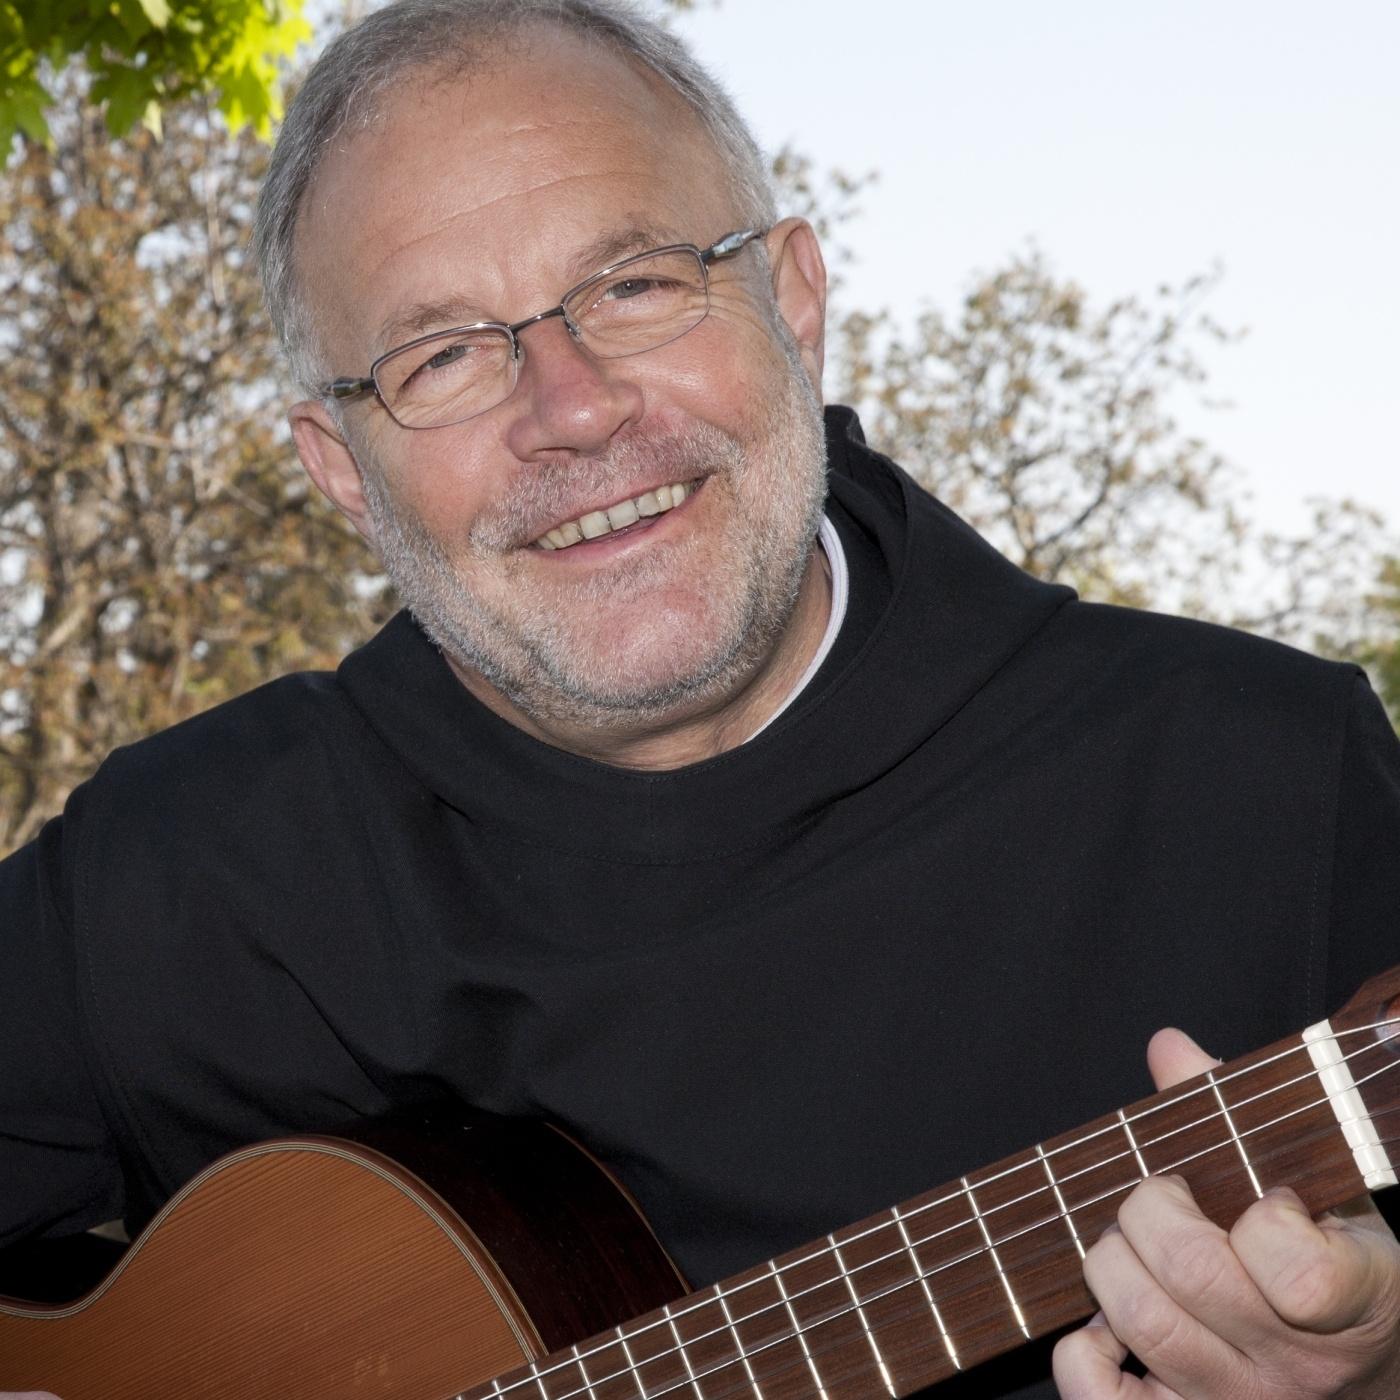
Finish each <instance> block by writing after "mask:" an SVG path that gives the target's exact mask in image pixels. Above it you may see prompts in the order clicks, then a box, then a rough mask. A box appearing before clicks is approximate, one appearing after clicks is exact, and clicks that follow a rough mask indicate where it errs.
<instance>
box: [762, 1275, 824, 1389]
mask: <svg viewBox="0 0 1400 1400" xmlns="http://www.w3.org/2000/svg"><path fill="white" fill-rule="evenodd" d="M768 1267H769V1269H770V1270H771V1271H772V1274H773V1282H774V1283H775V1284H776V1285H777V1287H778V1292H779V1293H780V1294H781V1295H782V1299H783V1306H784V1307H785V1308H786V1309H787V1314H788V1317H790V1318H791V1319H792V1330H793V1333H794V1335H795V1336H796V1337H797V1342H798V1345H799V1346H800V1347H801V1348H802V1355H803V1356H804V1357H806V1359H807V1369H808V1370H809V1371H810V1372H811V1373H812V1379H813V1380H814V1381H815V1382H816V1383H817V1393H818V1394H819V1395H820V1396H821V1397H822V1400H829V1397H828V1396H827V1393H826V1387H825V1386H824V1385H823V1384H822V1378H821V1373H820V1372H819V1371H818V1370H817V1363H816V1362H815V1361H814V1360H813V1359H812V1349H811V1348H810V1347H809V1346H808V1345H807V1338H806V1337H805V1336H803V1333H802V1324H801V1323H800V1322H799V1321H798V1320H797V1313H796V1312H795V1311H794V1310H793V1306H792V1298H791V1296H790V1295H789V1294H788V1291H787V1285H786V1284H784V1283H783V1276H782V1273H781V1271H780V1270H779V1269H778V1266H777V1264H776V1263H773V1262H770V1263H769V1265H768Z"/></svg>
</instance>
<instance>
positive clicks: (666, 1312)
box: [661, 1305, 705, 1400]
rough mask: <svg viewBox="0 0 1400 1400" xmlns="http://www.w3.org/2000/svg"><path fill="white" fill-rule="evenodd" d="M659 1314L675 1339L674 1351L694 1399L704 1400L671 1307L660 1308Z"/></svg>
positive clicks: (703, 1394) (703, 1393)
mask: <svg viewBox="0 0 1400 1400" xmlns="http://www.w3.org/2000/svg"><path fill="white" fill-rule="evenodd" d="M661 1315H662V1316H663V1317H664V1318H665V1319H666V1325H667V1326H668V1327H669V1328H670V1330H671V1336H672V1337H673V1338H674V1339H675V1343H676V1351H677V1352H678V1353H679V1355H680V1358H681V1365H683V1366H684V1367H685V1374H686V1378H687V1379H688V1380H689V1381H690V1388H691V1389H692V1390H693V1391H694V1392H695V1400H705V1392H704V1391H703V1390H701V1389H700V1382H699V1381H698V1380H696V1378H695V1367H694V1366H692V1365H691V1364H690V1354H689V1352H687V1351H686V1349H685V1343H684V1342H683V1341H681V1334H680V1331H679V1330H678V1328H677V1327H676V1319H675V1318H674V1317H672V1316H671V1309H670V1307H669V1305H668V1306H666V1307H663V1308H662V1309H661Z"/></svg>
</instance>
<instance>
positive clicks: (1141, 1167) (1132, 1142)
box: [1118, 1108, 1152, 1181]
mask: <svg viewBox="0 0 1400 1400" xmlns="http://www.w3.org/2000/svg"><path fill="white" fill-rule="evenodd" d="M1118 1121H1119V1123H1120V1124H1121V1125H1122V1127H1123V1136H1124V1137H1125V1138H1127V1139H1128V1147H1129V1149H1130V1150H1131V1151H1132V1154H1133V1161H1135V1162H1136V1163H1137V1169H1138V1171H1140V1172H1141V1173H1142V1179H1143V1180H1144V1181H1146V1180H1147V1178H1148V1177H1149V1176H1151V1175H1152V1173H1151V1172H1150V1171H1148V1170H1147V1163H1146V1162H1145V1161H1143V1158H1142V1153H1141V1152H1140V1151H1139V1150H1138V1145H1137V1139H1136V1138H1135V1137H1134V1136H1133V1125H1132V1124H1131V1123H1129V1122H1128V1117H1127V1115H1126V1114H1125V1113H1124V1112H1123V1110H1122V1109H1121V1108H1120V1109H1119V1110H1118Z"/></svg>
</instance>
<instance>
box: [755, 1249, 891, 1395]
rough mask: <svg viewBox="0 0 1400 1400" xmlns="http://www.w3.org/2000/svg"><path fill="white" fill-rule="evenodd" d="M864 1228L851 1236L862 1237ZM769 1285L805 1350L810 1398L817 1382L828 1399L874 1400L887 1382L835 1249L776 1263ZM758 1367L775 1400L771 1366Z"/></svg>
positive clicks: (802, 1253)
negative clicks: (874, 1392)
mask: <svg viewBox="0 0 1400 1400" xmlns="http://www.w3.org/2000/svg"><path fill="white" fill-rule="evenodd" d="M861 1229H863V1227H860V1228H858V1229H857V1230H854V1231H852V1232H851V1233H852V1234H853V1235H855V1234H859V1233H860V1231H861ZM767 1281H768V1282H769V1284H770V1285H771V1287H772V1288H773V1289H774V1290H775V1291H776V1296H777V1299H778V1301H779V1303H780V1305H781V1307H782V1310H783V1313H784V1314H785V1315H786V1317H787V1319H788V1320H789V1321H790V1323H791V1325H792V1329H793V1334H794V1335H795V1337H796V1339H797V1342H798V1345H799V1347H800V1348H801V1355H802V1360H803V1363H804V1370H805V1371H806V1373H807V1376H806V1377H805V1378H804V1380H805V1390H806V1393H807V1394H808V1396H810V1391H811V1382H812V1380H815V1381H816V1384H817V1385H818V1387H819V1388H820V1389H821V1391H822V1394H823V1395H824V1396H827V1397H829V1400H869V1395H870V1393H871V1391H872V1389H873V1388H876V1387H880V1386H881V1384H882V1382H881V1379H880V1375H879V1372H878V1370H877V1368H876V1366H875V1364H874V1362H873V1361H872V1359H871V1354H870V1345H869V1342H868V1340H867V1339H866V1335H865V1329H864V1328H863V1327H862V1325H861V1319H860V1317H859V1316H858V1315H857V1312H856V1309H855V1308H854V1307H853V1306H852V1304H851V1297H850V1293H849V1292H848V1291H847V1288H846V1284H845V1281H844V1280H843V1278H842V1276H841V1270H840V1268H839V1266H838V1264H837V1262H836V1260H835V1259H834V1258H833V1256H832V1252H831V1248H830V1246H829V1245H814V1246H810V1247H808V1248H807V1249H804V1250H797V1251H794V1252H793V1253H791V1254H787V1255H783V1256H782V1257H781V1258H779V1259H776V1260H774V1261H772V1263H770V1265H769V1275H768V1280H767ZM740 1331H741V1332H742V1331H743V1326H742V1324H740ZM750 1355H751V1356H752V1351H751V1350H750ZM765 1360H766V1358H765ZM754 1368H755V1370H756V1371H757V1372H758V1374H759V1379H760V1380H761V1381H762V1382H763V1388H764V1393H765V1394H766V1395H768V1396H769V1397H770V1400H773V1390H774V1386H773V1384H771V1383H770V1380H769V1369H768V1367H767V1365H766V1364H763V1362H760V1361H759V1360H758V1359H757V1358H755V1359H754ZM798 1375H799V1376H801V1375H802V1373H801V1372H799V1373H798ZM774 1380H775V1381H776V1380H777V1378H774ZM780 1400H781V1398H780Z"/></svg>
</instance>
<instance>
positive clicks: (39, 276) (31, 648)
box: [0, 101, 389, 848]
mask: <svg viewBox="0 0 1400 1400" xmlns="http://www.w3.org/2000/svg"><path fill="white" fill-rule="evenodd" d="M166 126H167V129H166V133H165V137H164V140H163V141H160V142H157V140H156V139H155V137H154V136H153V135H152V134H151V133H150V132H149V131H146V130H143V129H140V128H138V129H137V130H136V131H135V132H134V133H133V134H132V135H131V136H130V137H128V138H127V139H125V140H122V141H117V142H113V141H112V140H111V139H110V137H109V136H108V134H107V132H106V131H105V130H104V129H103V126H102V123H101V120H100V118H99V117H98V116H97V114H96V113H95V111H94V110H93V109H92V108H91V107H85V106H83V105H82V104H81V103H80V102H77V101H75V102H74V103H73V106H72V110H71V112H70V113H65V114H64V115H62V116H60V117H59V118H58V119H57V120H56V121H55V124H54V144H53V148H52V150H50V149H46V148H45V147H43V146H41V145H38V144H36V143H32V142H31V143H29V144H27V145H26V147H25V148H24V150H23V152H22V155H21V158H20V159H19V161H18V162H17V163H15V164H13V165H12V167H11V170H10V172H9V175H8V178H7V179H6V180H5V182H4V184H3V187H0V227H3V234H2V235H0V325H3V326H4V327H5V328H6V329H5V331H4V335H5V338H6V349H7V351H8V355H9V358H10V361H11V372H10V373H9V374H7V375H6V378H5V383H4V386H3V391H0V848H3V847H5V846H8V845H13V844H17V843H19V842H21V841H23V840H25V839H26V838H27V837H29V836H30V835H32V834H33V832H34V831H35V830H36V829H37V827H38V825H39V823H40V822H41V821H42V820H43V818H44V817H46V816H48V815H51V814H52V813H53V812H54V811H56V810H57V809H58V807H59V806H60V805H61V802H62V800H63V797H64V796H65V794H66V793H67V791H68V789H69V788H70V787H71V786H72V785H73V784H74V783H76V782H77V781H79V780H80V779H82V778H83V777H85V776H86V775H87V774H88V773H90V772H91V771H92V770H93V768H95V767H96V765H97V763H98V762H99V761H100V760H101V759H102V757H103V756H104V755H105V754H106V753H107V752H108V751H109V750H110V749H111V748H113V747H114V746H116V745H118V744H122V743H127V742H130V741H131V740H133V739H136V738H138V737H140V736H141V735H143V734H146V733H149V732H151V731H153V730H155V729H159V728H162V727H164V726H166V725H168V724H171V723H173V722H175V721H177V720H179V719H182V718H184V717H185V716H187V715H190V714H193V713H195V712H196V711H199V710H202V709H205V708H207V707H208V706H210V705H212V704H214V703H216V702H217V701H219V700H222V699H224V698H226V697H228V696H231V695H235V694H237V693H238V692H240V691H242V690H246V689H248V688H250V687H251V686H254V685H256V684H258V683H259V682H261V681H263V680H265V679H267V678H268V677H270V676H273V675H277V674H279V673H281V672H284V671H288V670H293V669H298V668H302V667H316V666H331V665H334V664H335V662H336V661H337V660H338V659H339V657H340V656H341V655H343V654H344V652H345V650H346V649H347V648H349V647H352V646H354V645H355V644H356V643H357V642H358V641H360V640H362V639H363V638H364V637H365V636H367V635H368V634H369V633H370V631H371V630H372V629H373V627H374V626H375V625H377V623H378V622H379V621H380V620H381V619H382V618H383V617H384V616H386V615H387V612H388V611H389V600H388V598H387V597H386V596H385V594H384V592H383V590H382V587H381V585H380V584H379V582H378V581H377V580H376V578H375V577H374V576H373V575H371V574H370V573H368V572H367V569H366V563H367V557H366V556H365V555H364V553H363V551H362V548H361V546H360V545H359V542H358V540H357V539H356V538H355V537H354V535H353V532H351V531H350V530H349V529H348V527H345V526H343V524H342V523H341V522H340V520H339V518H338V517H337V516H335V515H334V514H333V513H332V512H330V511H329V509H327V508H323V507H322V505H321V504H320V503H319V498H318V497H316V493H315V492H314V491H311V490H310V489H309V488H308V485H307V482H306V479H305V477H304V475H303V473H302V472H301V470H300V468H299V467H298V466H297V465H296V464H295V461H294V459H293V457H292V454H291V452H290V449H289V444H288V442H287V438H286V433H285V430H284V428H283V427H282V424H281V416H282V415H281V404H282V403H283V402H285V394H284V393H283V390H282V386H281V384H280V383H279V380H278V362H277V353H276V349H275V346H274V343H273V338H272V334H271V330H270V328H269V326H268V325H267V322H266V320H265V317H264V314H263V312H262V309H261V303H260V298H259V292H258V288H257V285H256V280H255V278H254V276H253V274H252V271H251V269H250V268H249V267H248V265H247V263H246V257H245V249H246V246H247V236H248V226H249V220H250V218H251V211H252V201H253V196H254V191H255V189H256V186H257V182H258V179H259V175H260V171H261V168H262V166H263V164H264V162H265V159H266V151H265V149H264V148H263V147H261V146H259V145H258V143H257V142H256V141H255V140H254V139H253V138H252V137H251V136H250V135H248V134H246V133H245V134H244V135H243V136H242V137H239V138H232V137H230V136H229V135H228V134H227V133H226V132H225V131H224V130H222V129H221V127H220V125H219V124H218V123H217V121H211V120H210V119H209V118H207V117H206V116H205V115H204V114H203V113H201V112H200V111H199V109H198V108H197V107H196V106H194V105H192V104H187V105H186V106H184V107H182V108H180V109H178V110H177V111H175V112H172V114H171V117H170V120H169V121H168V122H167V124H166Z"/></svg>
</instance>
